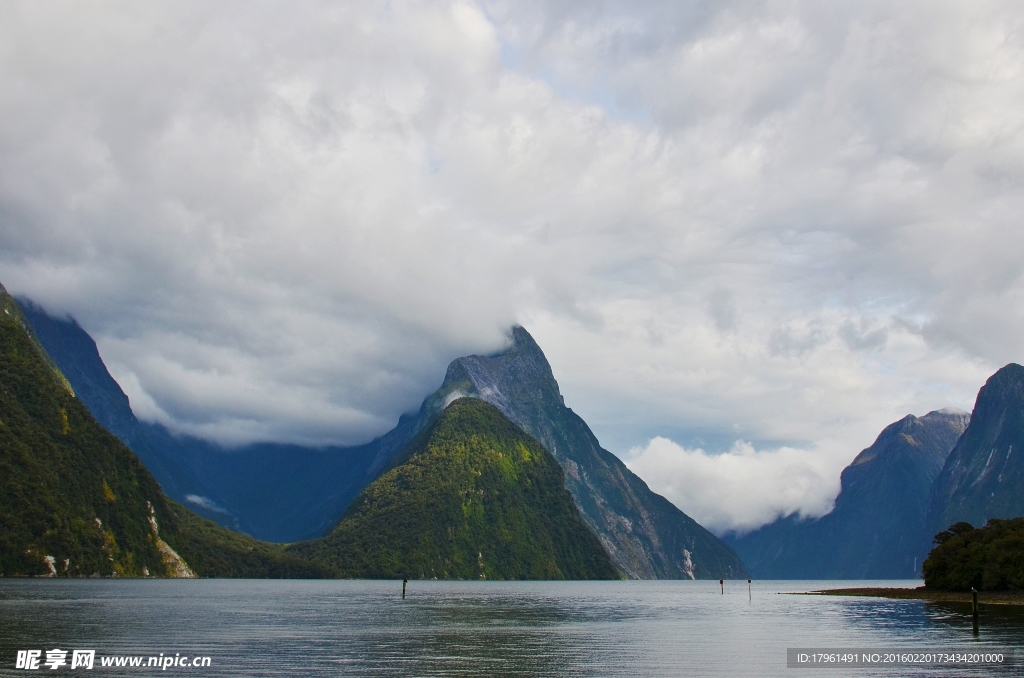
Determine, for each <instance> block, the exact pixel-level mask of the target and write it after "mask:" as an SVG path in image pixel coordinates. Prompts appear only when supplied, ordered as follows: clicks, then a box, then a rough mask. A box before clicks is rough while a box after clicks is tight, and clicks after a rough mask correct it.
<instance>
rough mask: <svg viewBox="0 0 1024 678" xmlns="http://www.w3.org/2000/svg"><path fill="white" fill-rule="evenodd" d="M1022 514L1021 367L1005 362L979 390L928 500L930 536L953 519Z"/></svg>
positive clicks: (977, 523) (1023, 382)
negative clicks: (962, 431)
mask: <svg viewBox="0 0 1024 678" xmlns="http://www.w3.org/2000/svg"><path fill="white" fill-rule="evenodd" d="M1019 516H1024V367H1021V366H1020V365H1017V364H1016V363H1010V364H1009V365H1006V366H1005V367H1003V368H1001V369H1000V370H999V371H998V372H996V373H995V374H993V375H992V376H991V377H990V378H989V380H988V381H987V382H985V385H984V386H982V387H981V390H980V391H979V392H978V399H977V401H975V404H974V412H973V413H972V414H971V423H970V425H969V426H968V427H967V430H966V431H964V434H963V436H961V437H960V440H959V441H957V444H956V447H954V448H953V451H952V452H950V454H949V457H948V458H947V459H946V464H945V466H943V468H942V472H941V473H940V474H939V476H938V477H937V478H936V479H935V484H934V485H933V486H932V490H931V495H930V496H929V498H928V524H929V528H930V533H929V534H930V536H931V535H935V534H936V533H938V532H940V531H941V530H945V529H946V528H947V527H949V526H950V525H953V524H954V523H958V522H961V521H963V522H968V523H971V524H973V525H974V526H975V527H981V526H982V525H984V524H985V523H986V522H987V521H988V520H989V519H990V518H1017V517H1019Z"/></svg>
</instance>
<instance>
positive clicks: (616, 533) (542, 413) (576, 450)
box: [417, 326, 747, 579]
mask: <svg viewBox="0 0 1024 678" xmlns="http://www.w3.org/2000/svg"><path fill="white" fill-rule="evenodd" d="M462 396H469V397H472V398H477V399H480V400H483V401H485V402H488V403H491V404H492V405H494V406H495V407H497V408H498V409H499V410H500V411H501V413H502V414H504V415H505V416H506V417H508V418H509V419H510V420H511V421H512V422H513V423H514V424H515V425H516V426H518V427H519V428H521V429H522V430H523V431H525V432H526V433H528V434H529V435H531V436H533V437H534V438H536V439H537V441H538V442H540V443H541V445H543V446H544V448H545V449H546V450H548V451H549V452H550V453H551V454H552V455H553V456H554V458H555V459H556V460H557V461H558V463H559V464H560V465H561V466H562V468H563V469H564V471H565V487H566V489H568V490H569V492H570V493H571V494H572V497H573V500H575V502H576V506H577V508H578V509H579V512H580V515H581V516H582V517H583V521H584V522H585V523H586V524H587V525H588V526H589V527H590V529H591V530H592V531H593V532H594V534H596V535H597V536H598V538H599V539H600V540H601V543H602V544H603V545H604V547H605V548H606V549H608V554H609V555H610V556H611V558H612V562H614V563H615V566H616V567H617V568H618V569H619V570H620V571H621V572H623V573H624V574H626V575H627V576H629V577H630V578H633V579H721V578H725V579H746V578H747V571H746V568H744V566H743V563H742V562H741V561H740V559H739V557H738V556H737V555H736V552H735V551H733V550H732V548H730V547H729V546H728V545H726V544H725V543H723V542H722V541H721V540H720V539H719V538H718V537H716V536H715V535H713V534H711V533H710V532H708V531H707V530H706V529H704V528H703V527H701V526H700V525H699V524H698V523H697V522H696V521H695V520H693V519H692V518H690V517H689V516H688V515H686V514H685V513H683V512H682V511H680V510H679V509H678V508H676V507H675V506H674V505H673V504H672V503H671V502H670V501H669V500H667V499H665V498H664V497H662V496H661V495H659V494H655V493H654V492H652V491H651V489H650V488H649V487H648V486H647V483H645V482H644V481H643V480H641V479H640V478H639V477H637V475H636V474H634V473H633V472H632V471H630V470H629V469H628V468H626V465H625V464H623V463H622V460H621V459H619V458H618V457H616V456H615V455H614V454H612V453H611V452H609V451H608V450H605V449H604V448H602V447H601V444H600V443H599V442H598V440H597V438H596V437H595V436H594V433H593V432H592V431H591V430H590V427H589V426H587V423H586V422H585V421H583V419H582V418H581V417H580V416H579V415H578V414H576V413H575V412H573V411H572V410H571V409H570V408H568V407H566V406H565V401H564V400H563V399H562V395H561V393H560V392H559V388H558V382H557V381H555V377H554V374H553V373H552V371H551V365H550V364H549V363H548V361H547V358H546V357H545V356H544V352H543V351H541V349H540V346H538V345H537V342H535V341H534V339H533V337H531V336H530V333H529V332H527V331H526V330H525V329H524V328H522V327H518V326H517V327H514V328H512V343H511V345H510V346H509V347H508V348H507V349H505V350H504V351H501V352H499V353H496V354H494V355H489V356H479V355H472V356H466V357H463V358H458V359H457V360H454V361H452V363H451V364H450V365H449V366H448V372H447V374H446V375H445V379H444V383H443V384H442V385H441V388H439V389H438V390H437V391H436V392H435V393H434V394H433V395H431V396H430V397H429V398H427V400H426V401H425V402H424V403H423V406H422V407H421V408H420V412H419V414H418V415H417V417H418V419H419V420H420V421H429V420H430V418H431V417H432V416H433V415H434V413H436V412H438V411H440V410H441V409H443V408H444V405H445V403H448V402H451V401H452V400H453V399H455V398H458V397H462Z"/></svg>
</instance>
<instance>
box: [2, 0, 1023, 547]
mask: <svg viewBox="0 0 1024 678" xmlns="http://www.w3.org/2000/svg"><path fill="white" fill-rule="evenodd" d="M1022 29H1024V5H1021V4H1020V3H1019V2H984V1H974V2H937V1H935V0H923V1H920V2H899V3H893V2H892V1H891V0H886V1H884V2H871V1H857V2H847V3H838V2H837V3H833V2H820V1H809V2H802V3H801V2H722V1H716V2H664V3H658V2H649V3H637V2H622V3H615V2H605V3H597V2H543V3H530V2H518V1H517V2H509V3H503V2H483V3H472V2H456V3H450V4H449V3H443V2H436V3H416V2H387V3H384V2H377V3H359V2H344V3H341V2H289V3H281V2H254V1H253V0H245V1H244V2H226V1H225V2H216V3H211V2H184V1H181V0H176V1H175V2H164V3H134V2H104V3H86V2H45V1H44V2H38V1H36V0H28V1H25V2H15V1H11V2H5V3H3V4H2V5H0V82H2V83H3V85H2V87H0V281H2V282H3V284H4V285H6V286H7V287H8V289H9V290H10V291H11V292H12V293H13V294H21V295H25V296H28V297H30V298H32V299H33V300H35V301H37V302H39V303H41V304H42V305H44V306H45V307H46V308H47V309H49V310H50V311H51V312H54V313H70V314H72V315H73V316H74V317H75V318H77V319H78V321H79V322H80V323H81V324H82V326H83V327H84V328H85V329H86V330H88V331H89V332H90V333H91V334H92V335H93V337H94V338H95V339H96V340H97V343H98V344H99V347H100V351H101V353H102V356H103V358H104V360H105V361H106V363H107V365H108V367H109V368H110V370H111V372H112V373H113V374H114V376H115V377H116V378H117V379H118V381H119V382H120V383H121V385H122V387H123V388H124V390H125V391H126V392H127V393H128V394H129V396H130V397H131V401H132V405H133V407H134V409H135V411H136V413H137V414H138V415H139V416H140V417H142V418H144V419H148V420H156V421H160V422H163V423H165V424H167V425H168V426H169V427H171V428H172V429H173V430H175V431H179V432H186V433H191V434H194V435H199V436H203V437H207V438H210V439H213V440H217V441H219V442H222V443H225V444H238V443H242V442H247V441H253V440H277V441H295V442H301V443H310V444H324V443H346V444H347V443H357V442H363V441H365V440H367V439H369V438H371V437H373V436H375V435H379V434H381V433H383V432H385V431H386V430H388V429H389V428H391V427H392V426H393V425H394V424H395V422H396V420H397V417H398V415H399V414H400V413H401V412H403V411H408V410H412V409H415V408H416V407H418V405H419V402H420V401H421V400H422V398H423V397H424V396H426V395H427V394H428V393H430V392H431V391H432V390H434V389H435V388H436V387H437V386H438V385H439V384H440V382H441V379H442V378H443V375H444V369H445V366H446V364H447V363H448V361H450V360H451V359H453V358H455V357H457V356H459V355H463V354H467V353H474V352H477V353H480V352H488V351H492V350H495V349H497V348H499V347H500V346H501V345H502V342H503V340H504V339H503V338H504V336H505V331H506V329H507V328H508V327H509V326H510V325H511V324H513V323H517V322H518V323H521V324H523V325H524V326H525V327H526V328H527V329H528V330H529V331H530V332H531V333H532V334H533V335H534V337H535V338H536V339H537V341H538V342H539V343H540V345H541V347H542V348H543V349H544V350H545V352H546V353H547V355H548V358H549V359H550V361H551V363H552V366H553V369H554V372H555V376H556V378H558V380H559V383H560V384H561V387H562V391H563V394H564V395H565V399H566V403H567V404H568V405H569V406H571V407H572V408H573V409H575V410H576V411H577V412H578V413H580V414H581V415H582V416H583V417H584V418H585V419H586V420H587V421H588V423H590V425H591V426H592V427H593V428H594V430H595V432H596V434H597V435H598V437H599V438H600V439H601V441H602V443H603V444H604V446H605V447H607V448H608V449H610V450H611V451H612V452H614V453H616V454H618V455H620V456H621V457H623V458H624V459H626V460H627V462H628V463H629V465H630V466H631V467H632V468H633V469H634V470H635V471H636V472H637V473H638V474H639V475H640V476H641V477H642V478H644V479H645V480H646V481H647V482H648V483H649V484H650V485H651V486H652V488H654V489H655V490H656V491H659V492H663V493H665V494H666V496H668V497H669V498H670V499H671V500H673V501H674V502H676V503H677V505H679V506H680V508H682V509H683V510H684V511H687V512H688V513H690V514H691V515H693V516H694V517H695V518H697V519H698V520H700V521H702V522H703V523H704V524H705V525H707V526H708V527H710V528H712V529H715V530H717V531H719V532H721V531H722V530H727V529H740V530H743V529H749V528H751V527H754V526H756V525H758V524H760V523H763V522H765V521H767V520H770V519H771V518H772V517H774V516H776V515H779V514H780V513H783V514H784V513H789V512H792V511H802V512H804V513H807V514H816V513H821V512H823V511H826V510H828V508H829V505H830V502H831V501H832V499H833V498H834V496H835V494H836V492H837V491H838V474H839V471H840V470H841V469H842V467H843V466H845V465H846V464H848V463H849V462H850V461H851V460H852V459H853V457H854V456H855V455H856V454H857V453H858V452H859V451H860V450H861V449H862V448H864V447H866V446H868V445H870V444H871V442H872V441H873V440H874V438H875V436H876V435H877V434H878V433H879V432H880V431H881V429H882V428H883V427H884V426H885V425H886V424H888V423H890V422H892V421H894V420H896V419H899V418H900V417H902V416H904V415H905V414H908V413H913V414H918V415H922V414H925V413H926V412H928V411H929V410H933V409H938V408H941V407H946V406H954V407H959V408H962V409H966V410H970V409H971V407H972V405H973V401H974V397H975V395H976V393H977V390H978V388H979V387H980V386H981V385H982V383H984V380H985V379H986V378H987V377H988V376H989V375H990V374H991V373H992V372H993V371H995V370H996V369H997V368H998V367H1000V366H1002V365H1003V364H1005V363H1007V362H1010V361H1017V362H1021V361H1024V345H1022V340H1021V337H1024V279H1022V270H1024V269H1022V265H1021V256H1022V253H1024V229H1022V227H1021V219H1022V215H1024V135H1022V131H1021V128H1022V122H1024V33H1022Z"/></svg>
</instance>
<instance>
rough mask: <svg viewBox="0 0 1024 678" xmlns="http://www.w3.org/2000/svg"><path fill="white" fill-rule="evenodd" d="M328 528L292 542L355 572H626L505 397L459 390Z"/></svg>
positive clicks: (490, 575) (497, 575)
mask: <svg viewBox="0 0 1024 678" xmlns="http://www.w3.org/2000/svg"><path fill="white" fill-rule="evenodd" d="M401 459H402V460H401V461H400V462H399V464H398V465H397V466H396V467H394V468H392V469H391V470H390V471H388V472H387V473H385V474H384V475H382V476H381V477H380V478H378V479H377V480H376V481H374V482H373V483H371V484H370V485H369V486H368V487H367V488H366V489H365V490H364V491H363V492H362V493H361V494H360V495H359V496H358V497H357V498H356V499H355V501H354V502H353V503H352V505H351V506H350V507H349V508H348V510H347V511H346V512H345V514H344V515H343V516H342V519H341V521H340V523H339V524H338V526H337V527H336V528H335V529H334V530H333V531H332V532H331V533H330V534H329V535H327V536H326V537H324V538H322V539H319V540H316V541H311V542H304V543H301V544H295V545H293V546H291V547H289V552H291V553H296V554H299V555H302V556H305V557H307V558H309V559H310V560H312V561H314V562H317V563H320V564H322V565H324V566H327V567H333V568H336V569H337V570H338V571H339V572H340V573H341V575H342V576H345V577H367V578H402V577H411V578H434V577H436V578H438V579H616V578H618V577H619V574H618V572H617V571H616V569H615V567H614V565H613V564H612V562H611V559H610V558H609V556H608V554H607V552H606V551H605V550H604V548H603V547H602V546H601V543H600V542H599V541H598V539H597V537H595V536H594V535H593V534H592V533H591V532H590V530H588V529H587V527H586V525H585V524H584V523H583V521H582V519H581V518H580V515H579V512H578V511H577V509H576V506H575V504H574V503H573V499H572V496H571V495H570V494H569V492H568V491H567V490H566V489H565V486H564V478H563V475H562V469H561V467H560V466H559V465H558V463H557V462H556V461H555V459H554V458H553V457H552V456H551V455H550V454H549V453H548V452H547V450H545V449H544V447H543V446H541V445H540V443H538V442H537V441H536V440H534V439H533V438H531V437H530V436H528V435H526V434H525V433H523V432H522V431H521V430H520V429H519V428H517V427H516V426H515V425H514V424H512V422H510V421H509V420H508V419H506V418H505V416H504V415H502V414H501V412H500V411H498V409H497V408H495V407H494V406H492V405H490V404H488V403H485V402H483V401H480V400H476V399H473V398H462V399H459V400H456V401H455V402H454V403H452V404H451V405H449V406H448V408H447V409H446V410H445V411H444V412H443V413H442V414H441V415H440V416H439V417H438V418H437V419H436V420H435V422H434V423H433V424H432V425H431V427H430V428H428V429H427V430H425V431H424V432H422V433H421V434H420V435H418V436H417V437H416V438H415V439H414V440H413V441H412V442H411V443H410V445H409V447H408V448H407V449H406V451H405V452H404V453H403V456H402V458H401Z"/></svg>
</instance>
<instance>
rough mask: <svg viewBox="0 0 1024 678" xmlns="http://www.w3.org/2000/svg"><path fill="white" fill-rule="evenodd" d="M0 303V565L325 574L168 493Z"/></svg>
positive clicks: (11, 571) (81, 572)
mask: <svg viewBox="0 0 1024 678" xmlns="http://www.w3.org/2000/svg"><path fill="white" fill-rule="evenodd" d="M0 308H2V310H3V313H0V574H3V575H7V576H11V575H54V576H55V575H69V576H71V575H75V576H90V575H108V576H109V575H113V576H138V575H152V576H192V575H194V574H195V575H199V576H325V575H330V574H332V573H331V572H330V571H329V570H326V569H324V568H321V567H317V566H313V565H310V564H309V563H307V562H305V561H303V560H302V559H300V558H298V557H296V556H294V555H289V554H286V553H284V551H283V550H282V549H281V548H280V547H277V546H274V545H269V544H261V543H259V542H256V541H255V540H253V539H250V538H247V537H243V536H242V535H237V534H234V533H231V532H229V531H227V530H224V529H223V528H220V527H218V526H216V525H214V524H212V523H210V522H209V521H205V520H203V519H202V518H200V517H199V516H196V515H194V514H192V513H190V512H189V511H187V510H186V509H184V508H183V507H181V506H179V505H176V504H174V503H173V502H170V501H168V500H167V498H166V496H165V495H164V494H163V493H162V492H161V491H160V487H159V485H158V484H157V482H156V480H155V479H154V478H153V477H152V475H150V473H149V472H148V471H147V470H146V468H145V467H144V466H143V465H142V464H141V463H140V461H139V459H138V458H137V457H136V456H135V455H134V454H133V453H132V451H131V450H129V449H128V448H127V447H125V446H124V444H123V443H121V442H120V441H119V440H118V439H117V438H115V437H114V436H113V435H111V434H110V433H108V432H107V431H105V430H104V429H103V428H102V427H101V426H99V425H98V424H97V423H96V421H95V420H94V419H93V418H92V416H91V415H90V414H89V412H88V411H87V410H86V408H85V407H84V406H83V405H82V404H81V402H79V400H78V399H76V398H75V396H74V395H73V394H72V392H71V390H70V389H69V388H68V387H67V385H66V380H64V378H63V377H62V376H61V375H60V374H59V373H58V372H55V370H54V369H53V367H52V362H50V361H48V359H47V356H46V354H45V352H44V351H43V350H42V348H41V347H40V346H39V345H38V344H37V343H35V342H34V340H33V338H32V337H31V336H30V335H29V333H28V332H27V330H26V327H25V326H24V324H23V322H22V320H21V318H20V315H19V314H20V311H19V309H18V306H17V304H16V303H15V302H14V300H13V299H11V298H10V297H9V296H8V295H7V293H6V290H3V288H2V287H0Z"/></svg>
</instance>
